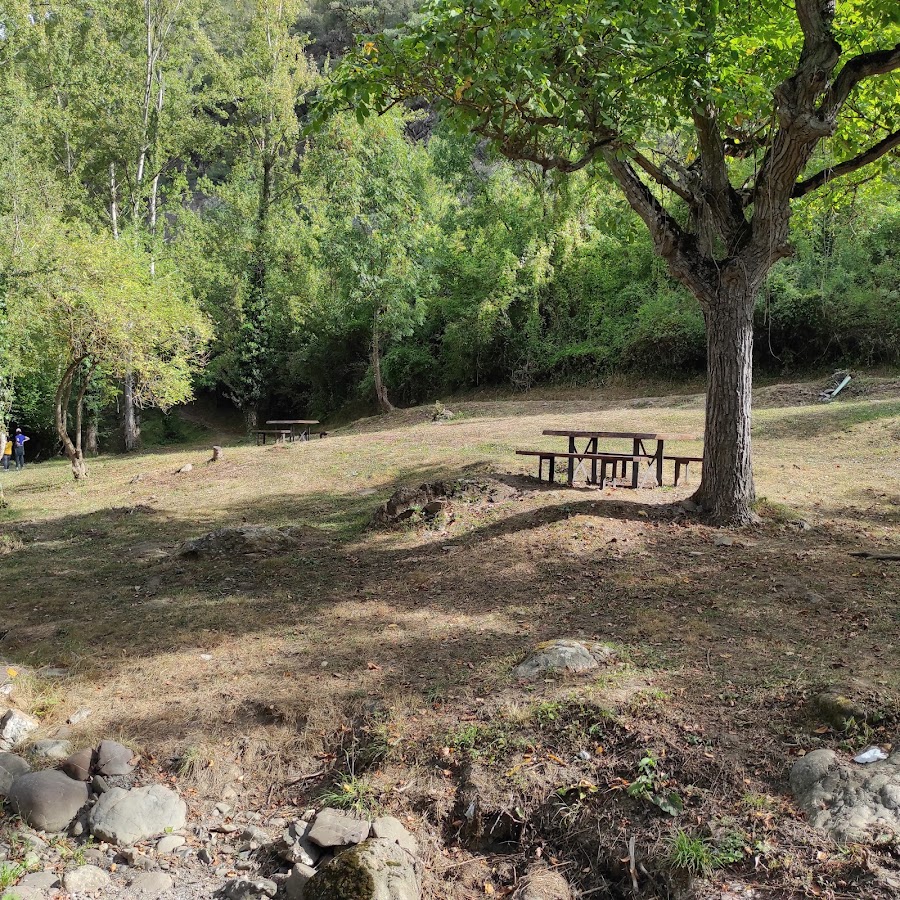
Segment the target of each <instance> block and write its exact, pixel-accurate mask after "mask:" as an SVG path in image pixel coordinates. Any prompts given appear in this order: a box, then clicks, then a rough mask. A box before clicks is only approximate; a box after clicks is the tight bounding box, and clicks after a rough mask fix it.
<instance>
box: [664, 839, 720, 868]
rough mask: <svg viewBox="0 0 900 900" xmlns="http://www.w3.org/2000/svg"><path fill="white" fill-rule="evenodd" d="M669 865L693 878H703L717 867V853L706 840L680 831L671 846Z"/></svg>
mask: <svg viewBox="0 0 900 900" xmlns="http://www.w3.org/2000/svg"><path fill="white" fill-rule="evenodd" d="M669 863H670V864H671V865H672V867H673V868H675V869H679V870H680V871H682V872H686V873H687V874H688V875H690V876H691V877H692V878H696V877H698V876H700V877H702V876H704V875H709V873H710V872H712V870H713V869H714V868H715V867H716V858H715V852H714V851H713V848H712V845H711V844H710V842H709V841H708V840H707V839H706V838H702V837H699V836H698V835H691V834H688V833H687V832H686V831H679V832H678V833H677V834H676V835H675V837H674V838H672V841H671V843H670V844H669Z"/></svg>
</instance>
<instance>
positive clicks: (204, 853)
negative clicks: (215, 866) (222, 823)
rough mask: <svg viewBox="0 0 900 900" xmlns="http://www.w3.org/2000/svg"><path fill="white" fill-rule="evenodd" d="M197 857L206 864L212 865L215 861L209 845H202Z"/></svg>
mask: <svg viewBox="0 0 900 900" xmlns="http://www.w3.org/2000/svg"><path fill="white" fill-rule="evenodd" d="M197 859H199V860H200V862H202V863H203V865H204V866H211V865H212V862H213V857H212V853H210V852H209V848H208V847H201V848H200V849H199V850H198V851H197Z"/></svg>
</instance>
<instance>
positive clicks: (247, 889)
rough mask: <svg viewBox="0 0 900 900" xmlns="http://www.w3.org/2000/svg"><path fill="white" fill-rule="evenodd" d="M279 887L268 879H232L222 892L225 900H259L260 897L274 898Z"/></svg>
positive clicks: (226, 883) (227, 882) (221, 894)
mask: <svg viewBox="0 0 900 900" xmlns="http://www.w3.org/2000/svg"><path fill="white" fill-rule="evenodd" d="M276 893H278V885H277V884H275V882H274V881H269V879H268V878H255V879H250V878H232V879H231V880H230V881H226V882H225V886H224V887H223V888H222V890H221V892H220V896H221V897H222V898H223V900H257V898H259V897H274V896H275V894H276Z"/></svg>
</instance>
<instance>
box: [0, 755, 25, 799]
mask: <svg viewBox="0 0 900 900" xmlns="http://www.w3.org/2000/svg"><path fill="white" fill-rule="evenodd" d="M30 771H31V766H29V765H28V763H27V762H25V760H24V759H22V757H21V756H16V754H15V753H0V797H5V796H6V795H7V794H8V793H9V787H10V785H11V784H12V783H13V779H15V778H17V777H18V776H19V775H24V774H25V773H26V772H30Z"/></svg>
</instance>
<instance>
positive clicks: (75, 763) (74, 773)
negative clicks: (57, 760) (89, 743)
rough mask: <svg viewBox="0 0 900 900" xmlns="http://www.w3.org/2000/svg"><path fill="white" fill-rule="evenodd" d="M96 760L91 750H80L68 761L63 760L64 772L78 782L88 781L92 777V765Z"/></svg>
mask: <svg viewBox="0 0 900 900" xmlns="http://www.w3.org/2000/svg"><path fill="white" fill-rule="evenodd" d="M93 759H94V751H93V750H91V749H90V748H86V749H84V750H79V751H78V752H77V753H73V754H72V755H71V756H69V757H68V758H67V759H65V760H63V764H62V770H63V772H65V773H66V775H68V776H69V778H74V779H75V780H76V781H87V780H88V779H89V778H90V777H91V763H92V762H93Z"/></svg>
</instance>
